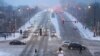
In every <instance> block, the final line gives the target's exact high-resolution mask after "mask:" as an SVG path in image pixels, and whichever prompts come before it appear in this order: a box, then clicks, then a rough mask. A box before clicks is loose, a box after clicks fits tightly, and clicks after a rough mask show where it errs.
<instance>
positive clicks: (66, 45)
mask: <svg viewBox="0 0 100 56" xmlns="http://www.w3.org/2000/svg"><path fill="white" fill-rule="evenodd" d="M69 44H70V41H63V43H62V47H68V46H69Z"/></svg>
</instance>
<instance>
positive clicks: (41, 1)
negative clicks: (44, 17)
mask: <svg viewBox="0 0 100 56" xmlns="http://www.w3.org/2000/svg"><path fill="white" fill-rule="evenodd" d="M5 2H7V3H8V4H11V5H13V6H19V5H30V6H34V5H39V6H49V7H52V6H54V5H57V4H59V0H5Z"/></svg>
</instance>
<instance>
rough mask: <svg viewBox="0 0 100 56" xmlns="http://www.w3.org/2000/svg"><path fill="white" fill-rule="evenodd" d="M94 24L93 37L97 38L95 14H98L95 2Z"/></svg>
mask: <svg viewBox="0 0 100 56" xmlns="http://www.w3.org/2000/svg"><path fill="white" fill-rule="evenodd" d="M93 10H94V22H93V24H94V27H93V30H94V35H93V37H96V18H95V14H96V11H95V10H96V5H95V1H94V9H93Z"/></svg>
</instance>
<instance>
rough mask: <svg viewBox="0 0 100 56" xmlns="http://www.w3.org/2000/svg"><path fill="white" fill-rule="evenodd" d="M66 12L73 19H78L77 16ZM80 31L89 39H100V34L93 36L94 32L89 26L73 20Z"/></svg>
mask: <svg viewBox="0 0 100 56" xmlns="http://www.w3.org/2000/svg"><path fill="white" fill-rule="evenodd" d="M65 14H66V15H67V17H68V19H70V20H71V21H78V20H77V19H76V18H75V17H73V16H72V15H71V14H69V13H67V12H65ZM72 23H73V24H74V25H75V26H76V27H77V28H78V30H79V31H80V34H81V35H82V37H84V38H86V39H89V40H100V37H99V36H96V37H93V32H92V31H90V30H89V29H88V28H87V29H84V28H83V27H84V26H83V25H82V24H81V23H80V22H78V23H74V22H72Z"/></svg>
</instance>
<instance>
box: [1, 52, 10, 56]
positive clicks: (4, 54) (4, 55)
mask: <svg viewBox="0 0 100 56" xmlns="http://www.w3.org/2000/svg"><path fill="white" fill-rule="evenodd" d="M0 56H12V55H11V54H9V53H5V52H0Z"/></svg>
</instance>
